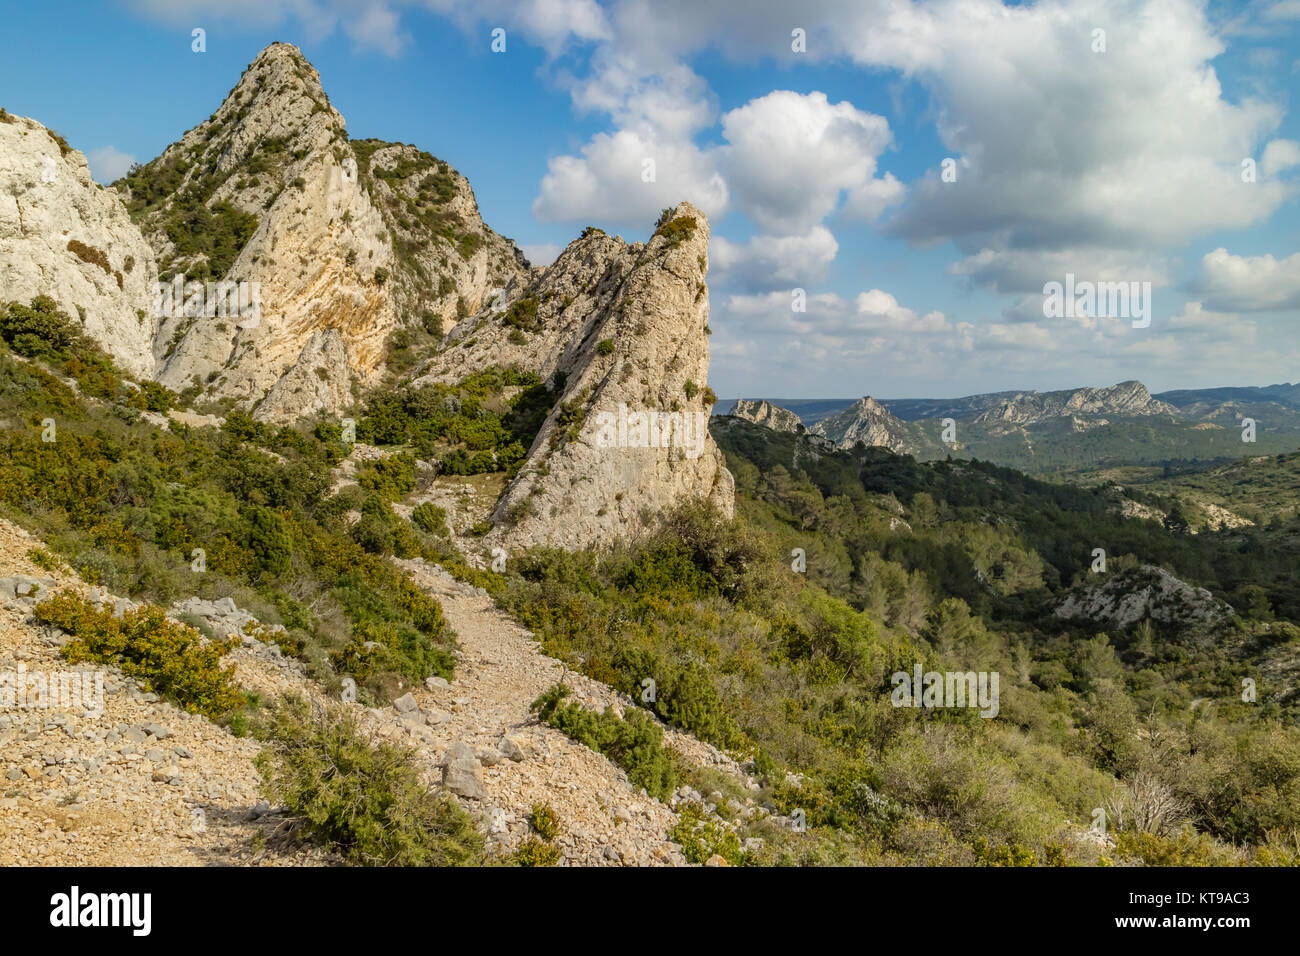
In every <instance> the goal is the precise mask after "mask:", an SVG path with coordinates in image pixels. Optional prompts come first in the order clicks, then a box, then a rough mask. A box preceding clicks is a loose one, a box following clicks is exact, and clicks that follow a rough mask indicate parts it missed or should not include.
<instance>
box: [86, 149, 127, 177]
mask: <svg viewBox="0 0 1300 956" xmlns="http://www.w3.org/2000/svg"><path fill="white" fill-rule="evenodd" d="M86 161H87V162H88V163H89V164H90V173H91V175H92V176H94V177H95V182H97V183H102V184H103V185H105V186H107V185H108V184H109V183H112V182H117V180H119V179H121V178H122V177H123V176H125V175H126V174H127V171H128V170H129V169H130V168H131V164H132V163H134V162H135V157H134V156H132V155H131V154H130V153H124V152H122V151H121V150H120V149H118V148H117V147H115V146H101V147H100V148H99V149H92V150H91V151H90V152H88V153H87V154H86Z"/></svg>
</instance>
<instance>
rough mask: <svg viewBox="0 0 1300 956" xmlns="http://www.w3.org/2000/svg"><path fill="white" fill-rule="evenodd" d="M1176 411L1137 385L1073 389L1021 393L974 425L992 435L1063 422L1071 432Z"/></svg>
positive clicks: (998, 406)
mask: <svg viewBox="0 0 1300 956" xmlns="http://www.w3.org/2000/svg"><path fill="white" fill-rule="evenodd" d="M1176 414H1178V409H1176V408H1175V407H1174V406H1172V405H1170V404H1169V403H1168V402H1162V401H1160V400H1159V399H1157V398H1153V397H1152V395H1151V393H1150V392H1149V391H1147V387H1146V386H1145V385H1143V384H1142V383H1141V382H1120V383H1119V384H1118V385H1112V386H1110V387H1109V388H1074V389H1066V390H1063V391H1059V392H1022V393H1019V394H1017V395H1015V396H1013V397H1010V398H1008V399H1006V400H1005V401H1002V402H1000V403H998V404H997V405H995V406H993V407H991V408H989V409H987V410H986V411H983V412H981V413H980V414H979V415H977V416H976V417H975V422H976V423H977V424H980V425H985V426H988V428H989V430H990V432H991V433H993V434H997V433H999V432H1006V431H1010V430H1012V429H1016V428H1023V427H1025V426H1026V425H1037V424H1041V423H1044V422H1050V421H1053V420H1064V421H1065V422H1066V423H1068V424H1069V425H1070V427H1071V428H1072V429H1073V430H1074V431H1086V430H1088V429H1089V428H1092V427H1096V426H1097V425H1102V424H1106V422H1107V419H1106V418H1105V416H1108V415H1109V416H1113V417H1126V418H1128V417H1140V416H1149V415H1176Z"/></svg>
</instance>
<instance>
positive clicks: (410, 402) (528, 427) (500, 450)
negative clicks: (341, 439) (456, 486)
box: [357, 367, 555, 475]
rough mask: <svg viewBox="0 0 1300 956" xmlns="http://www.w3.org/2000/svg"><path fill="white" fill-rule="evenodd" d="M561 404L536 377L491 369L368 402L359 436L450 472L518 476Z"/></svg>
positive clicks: (387, 393)
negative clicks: (549, 416)
mask: <svg viewBox="0 0 1300 956" xmlns="http://www.w3.org/2000/svg"><path fill="white" fill-rule="evenodd" d="M554 402H555V393H554V392H552V391H550V390H549V389H547V388H546V386H545V385H543V384H542V383H541V381H540V380H539V379H538V378H537V376H536V375H534V374H532V373H526V372H519V371H516V370H514V369H505V370H503V369H499V368H496V367H491V368H487V369H485V370H483V371H482V372H478V373H475V374H474V375H471V376H469V377H468V378H466V379H465V380H464V381H462V382H461V383H460V384H459V385H443V384H439V383H434V384H431V385H424V386H421V387H418V388H413V387H409V386H406V387H402V388H398V389H395V390H389V391H382V392H377V393H376V394H374V395H372V396H371V397H370V398H369V399H368V400H367V402H366V403H365V407H364V413H363V417H362V418H361V419H360V421H358V422H357V438H358V439H360V440H361V441H364V442H369V443H372V444H376V445H402V446H409V447H410V449H411V450H412V451H413V452H414V453H415V455H416V457H418V458H422V459H425V460H428V461H437V462H439V465H440V470H441V471H442V473H444V474H453V475H474V474H481V473H484V472H494V471H504V472H506V473H507V474H509V475H513V474H514V473H515V471H516V470H517V469H518V467H519V465H521V464H522V463H523V460H524V457H525V455H526V454H527V452H528V447H529V445H531V444H532V442H533V439H534V438H535V437H536V435H537V431H538V429H540V428H541V427H542V423H543V422H544V421H545V420H546V416H547V414H548V413H549V412H550V410H551V407H552V406H553V405H554Z"/></svg>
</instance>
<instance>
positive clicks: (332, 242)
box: [116, 43, 526, 420]
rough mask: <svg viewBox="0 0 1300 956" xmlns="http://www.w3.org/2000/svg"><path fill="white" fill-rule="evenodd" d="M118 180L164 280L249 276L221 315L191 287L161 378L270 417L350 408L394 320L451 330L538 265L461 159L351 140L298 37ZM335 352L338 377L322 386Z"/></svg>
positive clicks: (163, 339) (171, 322) (164, 341)
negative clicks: (492, 210)
mask: <svg viewBox="0 0 1300 956" xmlns="http://www.w3.org/2000/svg"><path fill="white" fill-rule="evenodd" d="M116 185H117V186H118V187H119V188H121V189H122V191H123V193H124V195H126V197H127V198H128V207H129V208H130V209H131V211H132V214H133V216H135V217H136V219H137V220H138V222H139V223H140V226H141V228H142V229H143V231H144V234H145V236H146V237H147V238H148V240H149V241H150V243H151V244H152V245H153V247H154V248H155V249H156V251H157V255H158V259H159V262H160V266H161V272H162V274H163V277H164V278H165V279H168V280H170V279H173V277H177V276H184V277H185V281H187V282H190V283H197V282H203V281H215V280H223V279H224V280H226V281H228V282H233V283H236V284H246V285H241V286H240V302H241V305H242V306H243V307H241V308H240V309H238V310H236V309H233V308H232V309H230V310H229V311H231V312H237V315H222V314H220V313H221V308H220V305H218V306H216V307H214V306H213V305H212V303H211V299H212V298H213V296H212V295H211V294H209V295H207V296H206V297H203V296H200V299H201V301H202V302H203V304H204V305H205V306H206V309H196V308H193V307H188V303H189V301H190V296H191V293H190V290H189V288H186V289H185V291H184V294H183V296H176V297H175V300H174V302H173V308H172V310H171V314H169V315H168V316H167V317H166V318H165V319H164V320H163V321H162V322H161V325H160V329H159V334H158V337H157V340H156V352H157V357H158V359H159V361H160V363H161V368H160V371H159V375H158V377H159V380H160V381H161V382H162V383H163V384H164V385H167V386H168V387H170V388H173V389H177V390H182V389H184V388H186V387H187V386H197V387H199V388H201V389H203V390H205V391H206V392H207V393H209V394H210V395H212V396H215V397H232V398H235V399H237V400H238V401H239V402H240V403H241V404H243V405H244V406H245V407H256V414H257V416H258V417H259V418H264V419H272V420H285V419H288V418H292V417H296V416H302V415H309V414H312V413H314V412H326V413H331V414H333V413H337V412H338V411H339V410H340V409H341V408H343V407H344V406H346V405H347V404H349V403H350V401H351V400H352V399H353V398H354V397H355V396H354V394H353V391H352V388H351V381H352V380H353V379H354V378H355V380H356V381H357V382H358V383H360V384H362V385H364V384H367V383H370V382H372V381H374V380H375V379H376V378H377V377H378V375H379V374H381V373H382V371H383V368H384V363H385V356H386V345H387V343H388V341H389V337H390V335H392V333H393V332H394V331H395V330H397V329H399V328H416V327H420V326H423V327H425V328H428V329H431V330H432V331H434V332H440V331H441V328H442V326H443V325H444V323H446V322H448V321H449V320H450V319H451V318H452V317H454V316H456V315H457V314H458V313H460V314H463V313H467V312H468V311H470V310H472V309H475V308H477V307H478V305H479V304H480V303H481V302H482V300H483V299H484V297H485V296H486V295H487V293H488V292H489V291H490V290H492V289H494V288H497V287H499V286H500V285H502V284H504V283H505V282H508V281H509V280H510V279H511V278H512V277H513V276H514V275H515V274H517V273H519V272H521V271H523V269H524V268H525V265H526V263H525V261H524V259H523V256H522V254H521V253H520V252H519V250H518V249H517V248H516V247H515V245H514V244H513V243H512V242H510V241H509V240H506V239H504V238H502V237H500V236H498V235H497V234H496V233H494V232H492V231H491V230H490V229H488V228H487V227H486V226H484V225H483V223H482V221H481V220H480V219H479V216H478V207H477V204H476V203H475V201H474V196H473V193H472V191H471V190H470V188H469V184H468V182H466V181H465V179H464V178H463V177H461V176H460V175H459V174H457V173H456V172H455V171H454V170H452V169H451V168H450V167H448V166H447V164H446V163H443V162H440V161H438V160H436V159H434V157H432V156H430V155H429V154H428V153H424V152H421V151H420V150H417V149H416V148H415V147H413V146H406V145H402V144H392V143H381V142H379V141H376V140H362V141H357V142H352V141H350V140H349V138H348V135H347V132H346V129H345V125H344V120H343V117H342V116H340V115H339V114H338V112H337V111H335V110H334V108H333V107H332V106H331V105H330V102H329V98H328V97H327V96H326V95H325V92H324V90H323V89H322V88H321V84H320V77H319V75H318V74H317V72H316V70H315V69H314V68H313V67H312V66H311V64H310V63H308V62H307V60H306V59H305V58H304V57H303V55H302V53H301V52H300V51H299V50H298V49H297V47H294V46H291V45H289V44H285V43H276V44H272V45H271V46H269V47H267V48H266V49H265V50H263V51H262V52H261V53H260V54H258V56H257V58H256V59H255V60H254V61H253V62H252V64H250V65H249V67H248V69H247V70H245V71H244V74H243V76H242V77H241V78H240V80H239V83H238V84H237V85H236V86H235V88H234V89H233V90H231V91H230V94H229V95H228V96H227V97H226V99H225V102H223V103H222V105H221V107H220V108H219V109H218V110H217V111H216V112H215V113H214V114H213V115H212V116H211V117H209V118H208V119H207V120H206V121H205V122H203V123H201V124H199V125H198V126H196V127H195V128H194V129H192V130H190V131H189V132H188V133H186V134H185V135H184V136H183V137H182V138H181V139H180V140H179V141H178V142H176V143H173V144H172V145H171V146H169V147H168V148H167V149H166V150H165V151H164V152H163V154H162V155H161V156H160V157H158V158H157V159H155V160H153V161H152V162H151V163H149V164H148V165H147V166H145V167H143V168H142V169H140V170H138V171H136V172H134V173H132V174H128V176H127V177H125V178H124V179H123V180H122V181H121V182H120V183H118V184H116ZM196 288H197V287H196ZM182 301H183V302H184V303H186V304H187V305H186V307H182ZM232 301H233V299H232ZM196 312H197V313H199V314H195V313H196ZM213 313H216V314H213ZM326 332H331V333H333V334H332V335H331V336H329V337H328V338H321V334H322V333H326ZM325 351H328V354H329V356H330V358H331V362H333V363H335V364H334V365H332V366H331V367H330V368H329V369H328V371H329V374H330V379H329V381H328V382H325V383H323V384H322V385H321V386H320V387H313V388H307V387H306V384H307V383H308V382H309V380H310V378H311V377H312V376H313V375H315V374H316V370H317V369H319V368H321V367H322V366H321V365H320V364H319V360H320V358H321V357H322V355H323V354H324V352H325ZM339 360H341V364H339ZM286 376H287V377H288V379H289V381H288V382H286V383H284V384H280V383H281V380H282V379H284V378H286ZM290 395H293V396H295V397H294V398H293V399H290V398H289V396H290Z"/></svg>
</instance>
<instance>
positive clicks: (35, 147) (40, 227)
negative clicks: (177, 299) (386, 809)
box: [0, 110, 157, 378]
mask: <svg viewBox="0 0 1300 956" xmlns="http://www.w3.org/2000/svg"><path fill="white" fill-rule="evenodd" d="M156 279H157V268H156V267H155V265H154V255H153V252H152V250H151V249H150V247H149V246H148V244H147V243H145V241H144V240H143V239H142V238H141V236H140V232H139V230H137V229H136V228H135V226H133V225H132V224H131V220H130V219H129V217H128V216H127V212H126V209H125V208H124V207H123V205H122V202H121V199H120V198H119V197H118V196H117V195H116V194H115V193H113V192H111V191H109V190H105V189H104V188H102V187H101V186H99V185H98V184H97V183H96V182H95V181H94V180H93V179H91V177H90V168H89V167H88V166H87V165H86V157H85V156H83V155H82V154H81V152H79V151H78V150H75V149H72V148H70V147H69V146H68V144H67V143H66V142H64V141H63V140H62V139H61V138H59V137H57V136H56V134H54V133H53V132H51V131H50V130H48V129H46V128H45V127H44V126H42V125H41V124H40V123H38V122H36V121H35V120H30V119H25V118H24V117H21V116H14V115H12V114H10V113H6V112H4V111H3V110H0V304H3V303H5V302H9V301H16V302H20V303H22V304H24V305H26V304H28V303H30V302H31V300H32V299H34V298H36V297H37V296H38V295H47V296H49V297H50V298H52V299H53V300H54V301H55V302H57V303H58V304H59V307H60V308H61V309H62V310H63V311H64V312H66V313H67V314H68V315H70V316H73V317H79V318H80V320H81V322H82V326H83V331H85V333H86V334H87V335H89V336H90V337H91V338H92V339H94V340H95V341H96V342H97V343H98V344H99V345H100V346H101V347H102V348H103V349H104V351H106V352H107V353H108V354H109V355H111V356H112V357H113V359H114V360H115V361H116V362H117V363H118V364H119V365H120V366H121V367H122V368H123V369H125V370H126V371H128V372H130V373H131V374H132V375H135V376H137V377H140V378H148V377H149V376H151V375H152V374H153V371H154V357H153V339H154V334H155V331H156V328H155V320H154V316H153V296H154V284H155V281H156Z"/></svg>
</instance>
